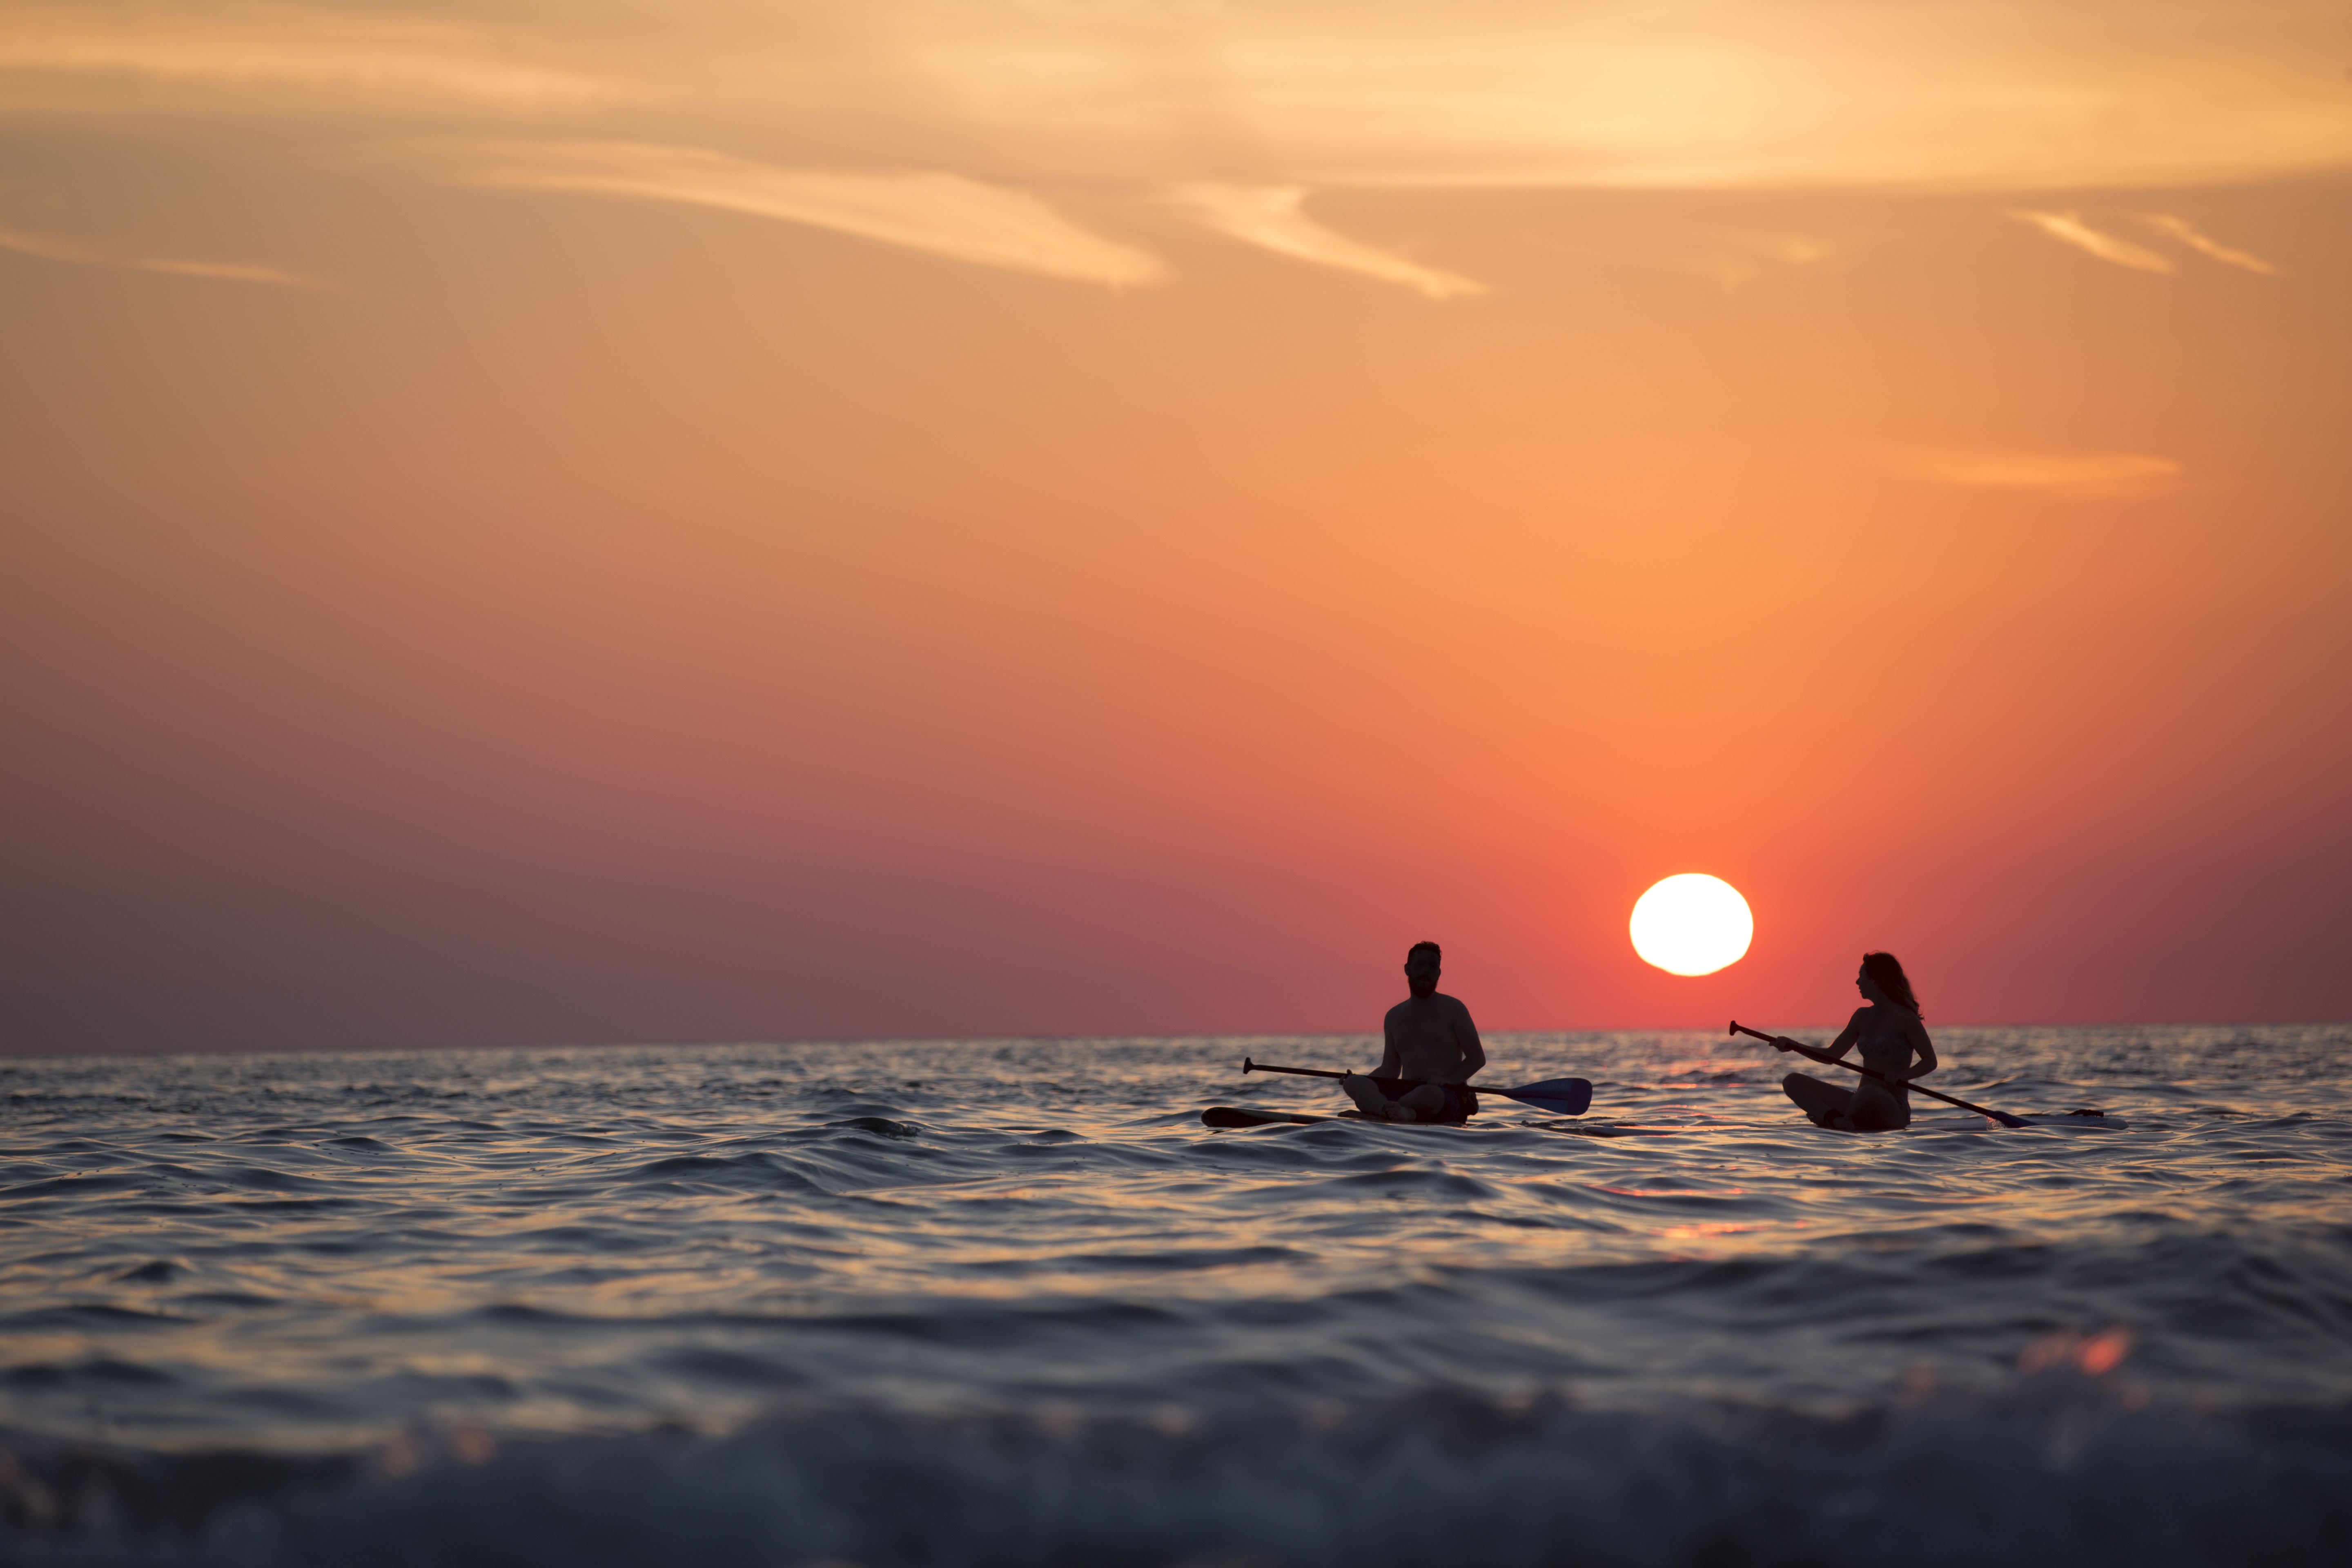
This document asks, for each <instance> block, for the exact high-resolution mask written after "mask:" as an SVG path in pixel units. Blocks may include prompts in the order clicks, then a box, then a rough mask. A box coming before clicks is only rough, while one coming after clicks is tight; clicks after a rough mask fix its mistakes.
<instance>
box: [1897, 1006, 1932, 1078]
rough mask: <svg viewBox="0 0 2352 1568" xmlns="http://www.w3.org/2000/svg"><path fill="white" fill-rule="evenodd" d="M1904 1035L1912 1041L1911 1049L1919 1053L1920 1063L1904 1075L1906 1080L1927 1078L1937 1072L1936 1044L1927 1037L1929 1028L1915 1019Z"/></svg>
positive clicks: (1906, 1028) (1906, 1027)
mask: <svg viewBox="0 0 2352 1568" xmlns="http://www.w3.org/2000/svg"><path fill="white" fill-rule="evenodd" d="M1903 1033H1904V1035H1905V1037H1906V1038H1908V1039H1909V1040H1910V1042H1911V1048H1912V1049H1913V1050H1915V1051H1916V1052H1918V1053H1919V1060H1918V1062H1917V1063H1916V1065H1914V1066H1913V1067H1912V1068H1911V1069H1910V1070H1909V1071H1907V1072H1906V1073H1905V1074H1904V1075H1903V1077H1904V1080H1905V1081H1906V1082H1908V1081H1909V1080H1910V1079H1915V1078H1926V1077H1927V1075H1928V1074H1929V1073H1931V1072H1934V1071H1935V1070H1936V1042H1935V1041H1933V1040H1931V1039H1929V1038H1928V1037H1927V1025H1925V1024H1923V1023H1921V1022H1920V1021H1919V1020H1918V1019H1916V1018H1914V1019H1912V1020H1911V1022H1910V1023H1909V1024H1908V1025H1907V1026H1905V1028H1904V1031H1903Z"/></svg>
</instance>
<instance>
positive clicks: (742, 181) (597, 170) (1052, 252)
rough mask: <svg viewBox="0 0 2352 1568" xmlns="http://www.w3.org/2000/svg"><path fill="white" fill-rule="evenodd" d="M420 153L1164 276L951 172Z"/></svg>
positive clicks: (998, 262) (547, 185)
mask: <svg viewBox="0 0 2352 1568" xmlns="http://www.w3.org/2000/svg"><path fill="white" fill-rule="evenodd" d="M425 158H426V160H427V162H429V163H436V164H437V165H438V171H437V172H438V173H439V174H441V176H442V177H444V178H446V179H450V180H454V181H457V182H458V183H461V184H474V185H493V186H500V187H504V188H507V189H512V190H532V191H578V192H584V193H589V194H593V195H609V196H634V197H638V198H641V199H644V200H647V201H659V202H678V203H683V204H685V205H690V206H705V207H719V208H721V209H724V210H726V211H728V212H738V213H745V214H749V215H750V216H754V217H764V218H773V219H776V220H779V221H781V222H784V223H795V224H806V225H808V226H811V227H814V228H824V229H832V230H834V231H835V232H836V233H840V234H849V235H856V236H857V237H860V238H862V239H870V240H876V241H878V242H880V243H882V244H884V245H896V246H903V247H906V248H907V249H909V250H919V251H923V252H926V253H927V254H929V255H932V256H942V257H946V258H950V259H951V260H955V261H966V262H971V263H972V264H974V265H976V266H981V267H997V268H1005V269H1006V270H1008V271H1013V272H1027V273H1034V274H1035V275H1037V276H1039V277H1044V278H1055V279H1064V280H1066V281H1069V282H1075V283H1096V284H1101V285H1103V286H1105V287H1107V288H1112V289H1131V288H1139V287H1142V286H1145V285H1148V284H1152V283H1158V282H1160V281H1161V280H1163V279H1165V278H1166V277H1167V268H1165V267H1164V266H1163V265H1162V264H1161V263H1160V258H1158V257H1156V256H1153V255H1151V254H1150V252H1148V251H1143V250H1139V249H1136V248H1135V247H1132V246H1129V245H1123V244H1120V243H1119V242H1118V241H1117V240H1113V239H1108V238H1106V237H1103V236H1101V235H1098V234H1096V233H1095V232H1093V231H1092V230H1090V229H1087V228H1085V227H1082V226H1080V225H1078V224H1076V223H1075V222H1073V221H1072V220H1070V219H1069V218H1067V217H1065V216H1063V215H1062V214H1061V213H1059V212H1057V211H1055V209H1054V208H1053V207H1052V206H1051V205H1048V204H1047V203H1046V202H1045V201H1044V200H1043V199H1041V198H1040V197H1038V196H1035V195H1032V194H1030V193H1029V192H1027V191H1023V190H1016V189H1013V188H1012V187H1010V186H1005V185H993V184H982V182H980V181H978V180H968V179H965V178H964V177H962V176H961V175H960V174H940V173H938V172H935V171H929V170H915V171H907V172H893V173H854V172H842V171H835V170H825V169H792V168H782V167H779V166H777V165H775V164H772V163H755V162H752V161H751V160H750V159H746V158H736V157H730V156H729V155H728V154H726V153H714V152H710V151H708V150H706V149H704V148H699V147H674V146H667V145H659V144H654V143H648V142H499V143H477V144H471V145H468V146H465V147H461V148H456V149H441V150H438V151H434V152H428V153H425Z"/></svg>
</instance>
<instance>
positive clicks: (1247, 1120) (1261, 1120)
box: [1201, 1105, 1507, 1127]
mask: <svg viewBox="0 0 2352 1568" xmlns="http://www.w3.org/2000/svg"><path fill="white" fill-rule="evenodd" d="M1201 1120H1202V1121H1203V1122H1204V1123H1206V1124H1207V1125H1209V1126H1211V1127H1280V1126H1282V1125H1284V1124H1285V1123H1294V1122H1295V1123H1297V1124H1300V1125H1304V1124H1306V1123H1307V1122H1309V1121H1363V1120H1364V1115H1363V1112H1361V1111H1360V1110H1343V1111H1341V1112H1339V1115H1337V1116H1293V1115H1290V1114H1288V1113H1286V1112H1282V1111H1274V1110H1239V1109H1237V1108H1236V1107H1234V1106H1230V1105H1213V1106H1211V1107H1209V1109H1208V1110H1204V1111H1202V1112H1201ZM1467 1125H1468V1123H1467V1122H1462V1121H1383V1122H1382V1123H1381V1126H1383V1127H1465V1126H1467ZM1505 1125H1507V1123H1506V1124H1505Z"/></svg>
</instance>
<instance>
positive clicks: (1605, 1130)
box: [1201, 1105, 1674, 1138]
mask: <svg viewBox="0 0 2352 1568" xmlns="http://www.w3.org/2000/svg"><path fill="white" fill-rule="evenodd" d="M1363 1120H1364V1116H1363V1113H1362V1112H1361V1111H1356V1110H1343V1111H1341V1112H1340V1113H1339V1115H1337V1116H1298V1115H1293V1114H1291V1113H1289V1112H1286V1111H1274V1110H1241V1109H1239V1108H1237V1107H1235V1106H1231V1105H1213V1106H1211V1107H1209V1109H1208V1110H1204V1111H1202V1112H1201V1121H1202V1122H1203V1123H1204V1124H1205V1125H1207V1126H1210V1127H1281V1126H1285V1125H1301V1126H1303V1125H1305V1124H1306V1123H1307V1122H1310V1121H1363ZM1381 1125H1382V1126H1386V1127H1466V1126H1468V1125H1469V1123H1467V1122H1464V1121H1388V1122H1383V1123H1381ZM1487 1125H1489V1126H1494V1127H1540V1128H1542V1129H1543V1130H1544V1131H1547V1132H1574V1133H1576V1134H1578V1135H1579V1136H1580V1137H1585V1138H1668V1137H1672V1136H1673V1135H1674V1130H1673V1129H1671V1128H1656V1127H1612V1125H1610V1124H1609V1123H1608V1122H1606V1121H1493V1122H1489V1123H1487Z"/></svg>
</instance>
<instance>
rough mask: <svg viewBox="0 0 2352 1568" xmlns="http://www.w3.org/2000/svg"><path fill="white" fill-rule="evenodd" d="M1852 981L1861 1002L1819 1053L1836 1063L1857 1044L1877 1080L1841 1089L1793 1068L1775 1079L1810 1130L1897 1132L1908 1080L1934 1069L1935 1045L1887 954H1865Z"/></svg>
mask: <svg viewBox="0 0 2352 1568" xmlns="http://www.w3.org/2000/svg"><path fill="white" fill-rule="evenodd" d="M1853 984H1854V989H1855V990H1857V991H1859V992H1861V993H1862V994H1863V1000H1864V1003H1865V1004H1866V1005H1864V1006H1860V1007H1857V1008H1855V1009H1854V1010H1853V1017H1852V1018H1850V1019H1848V1020H1847V1021H1846V1026H1845V1028H1844V1030H1843V1032H1841V1033H1840V1034H1839V1036H1838V1037H1837V1038H1836V1039H1834V1040H1832V1041H1831V1042H1830V1045H1829V1048H1828V1049H1827V1050H1826V1051H1824V1052H1822V1055H1823V1056H1824V1057H1826V1058H1829V1059H1830V1060H1832V1061H1838V1060H1841V1059H1843V1058H1844V1056H1845V1054H1846V1052H1848V1051H1849V1050H1852V1049H1853V1047H1855V1046H1857V1045H1858V1046H1860V1047H1862V1065H1863V1066H1864V1067H1865V1068H1869V1069H1870V1070H1871V1071H1872V1072H1874V1073H1876V1074H1877V1075H1878V1078H1877V1079H1868V1078H1866V1079H1862V1080H1861V1081H1860V1082H1859V1083H1858V1084H1856V1085H1855V1086H1854V1087H1853V1088H1852V1089H1846V1088H1843V1087H1842V1086H1840V1085H1838V1084H1833V1083H1823V1082H1822V1080H1821V1079H1817V1078H1815V1077H1813V1076H1812V1075H1811V1074H1810V1073H1801V1072H1792V1073H1790V1075H1789V1076H1788V1077H1786V1078H1784V1079H1781V1080H1780V1088H1781V1089H1783V1090H1784V1091H1785V1092H1786V1093H1787V1094H1788V1096H1789V1098H1790V1100H1795V1101H1796V1102H1797V1109H1798V1110H1801V1111H1803V1112H1804V1113H1805V1114H1806V1115H1807V1116H1809V1117H1811V1119H1812V1121H1813V1125H1814V1126H1816V1127H1830V1128H1834V1129H1836V1130H1837V1131H1841V1132H1893V1131H1899V1130H1901V1129H1902V1128H1905V1127H1908V1126H1910V1125H1911V1096H1910V1094H1909V1092H1908V1085H1909V1083H1910V1080H1911V1079H1917V1078H1925V1077H1927V1075H1928V1074H1929V1073H1931V1072H1934V1071H1935V1070H1936V1045H1935V1042H1934V1041H1932V1040H1930V1039H1929V1038H1927V1026H1926V1025H1925V1024H1922V1023H1921V1022H1920V1021H1919V999H1918V997H1916V996H1915V995H1914V994H1912V992H1911V982H1910V981H1909V979H1907V978H1906V976H1905V975H1904V973H1903V965H1902V964H1900V963H1896V962H1895V955H1894V954H1893V953H1891V952H1865V953H1864V954H1863V955H1862V971H1861V973H1858V974H1856V975H1855V976H1854V978H1853ZM1772 1043H1773V1045H1774V1046H1776V1047H1779V1048H1780V1049H1781V1050H1784V1051H1785V1050H1789V1049H1790V1048H1791V1046H1790V1045H1789V1044H1783V1043H1782V1042H1780V1040H1777V1039H1776V1040H1774V1041H1773V1042H1772ZM1915 1056H1916V1058H1918V1064H1917V1065H1916V1067H1915V1066H1914V1065H1912V1058H1914V1057H1915ZM1879 1079H1885V1080H1886V1081H1885V1082H1884V1083H1882V1082H1880V1081H1878V1080H1879Z"/></svg>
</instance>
